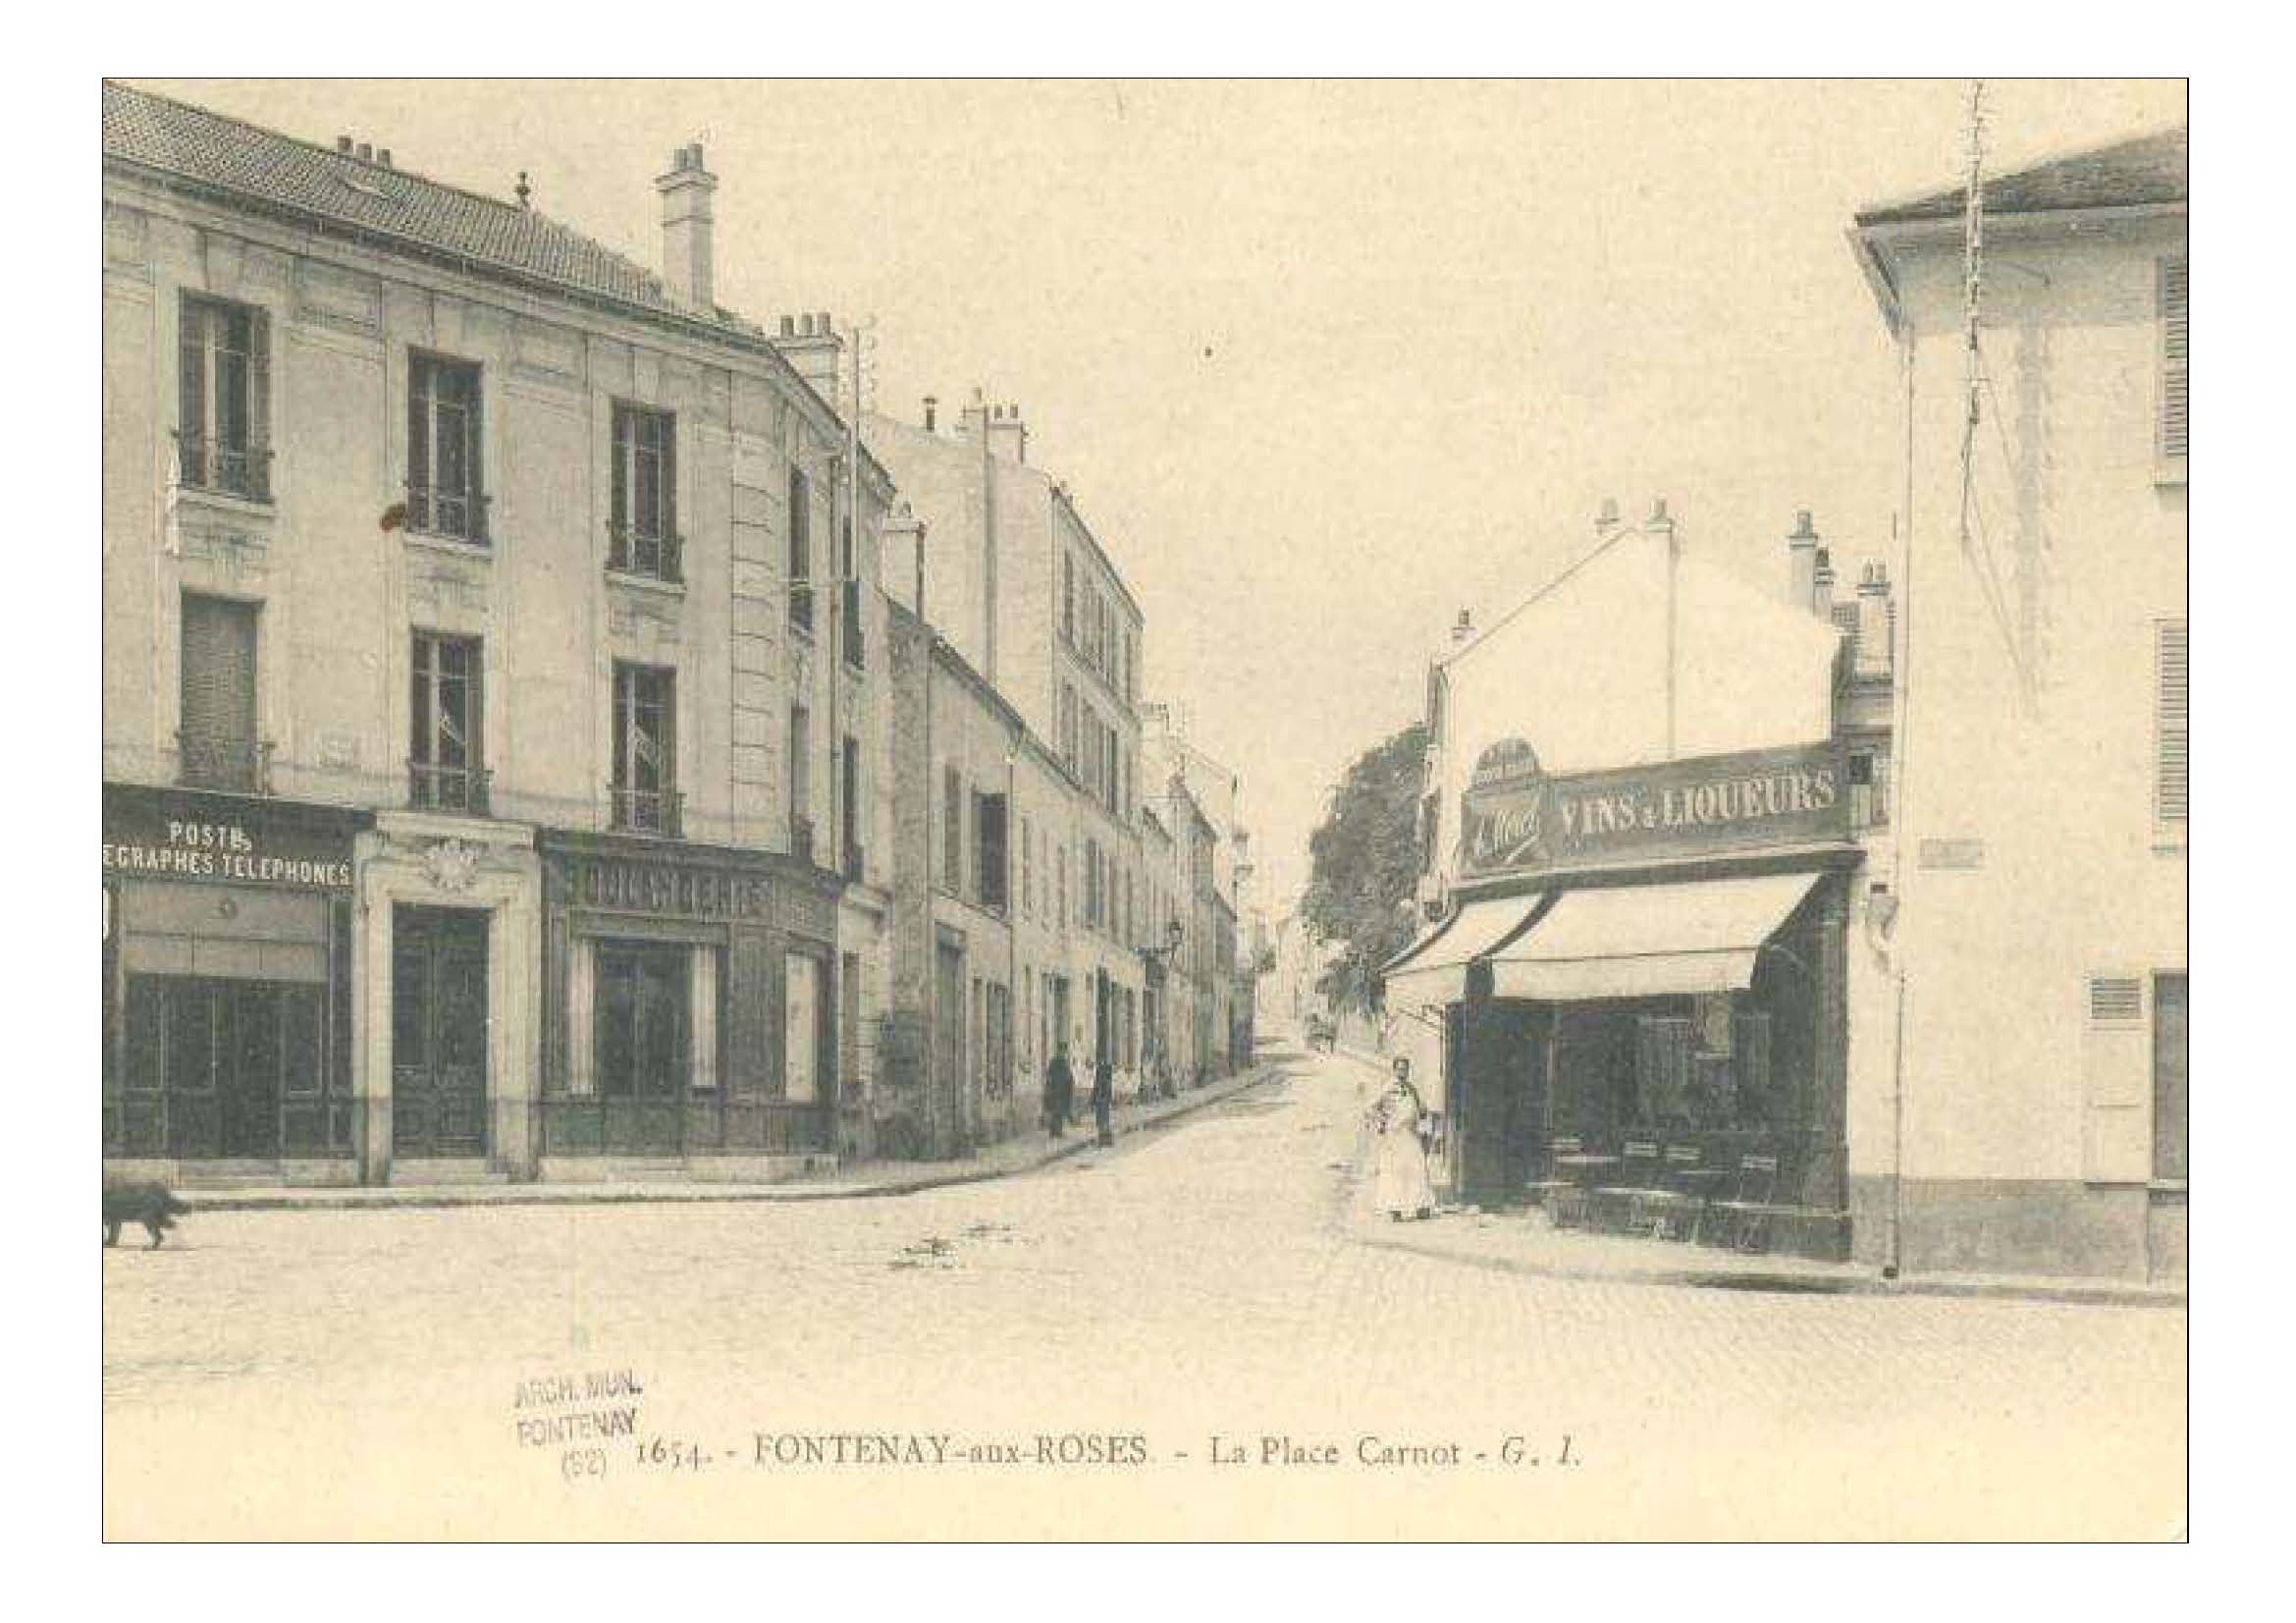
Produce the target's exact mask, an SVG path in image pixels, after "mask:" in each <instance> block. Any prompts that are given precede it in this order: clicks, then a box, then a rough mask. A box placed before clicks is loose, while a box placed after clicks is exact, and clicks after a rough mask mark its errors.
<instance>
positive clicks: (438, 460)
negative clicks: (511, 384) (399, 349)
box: [406, 352, 487, 546]
mask: <svg viewBox="0 0 2296 1623" xmlns="http://www.w3.org/2000/svg"><path fill="white" fill-rule="evenodd" d="M482 423H483V414H482V412H481V410H480V399H479V373H478V368H477V367H476V366H474V365H472V364H470V363H469V362H467V361H459V360H447V359H444V358H442V357H440V356H437V355H426V354H421V353H419V352H418V353H414V354H411V355H409V356H408V358H407V385H406V527H407V528H408V529H411V530H420V531H423V532H425V533H427V534H431V535H445V536H451V537H453V538H454V539H455V540H458V541H470V542H474V543H476V544H478V545H480V546H484V545H485V544H486V539H487V529H486V508H487V498H486V492H485V490H484V489H483V485H484V479H483V477H482V475H481V467H482V465H483V460H482V450H483V447H484V443H485V440H484V434H483V430H482Z"/></svg>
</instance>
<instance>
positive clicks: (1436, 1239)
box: [1338, 1045, 2186, 1308]
mask: <svg viewBox="0 0 2296 1623" xmlns="http://www.w3.org/2000/svg"><path fill="white" fill-rule="evenodd" d="M1338 1052H1339V1054H1340V1055H1341V1056H1342V1057H1344V1058H1348V1059H1352V1060H1354V1061H1356V1062H1357V1063H1359V1064H1363V1065H1368V1066H1371V1067H1373V1068H1374V1069H1380V1070H1384V1069H1385V1068H1386V1063H1387V1062H1386V1059H1385V1057H1384V1056H1383V1055H1377V1054H1374V1053H1371V1052H1370V1051H1368V1050H1365V1049H1359V1048H1355V1047H1352V1046H1348V1045H1342V1046H1341V1047H1340V1049H1339V1051H1338ZM1350 1221H1351V1223H1352V1225H1353V1226H1352V1237H1353V1238H1354V1239H1356V1240H1357V1242H1358V1243H1360V1244H1362V1245H1367V1246H1371V1247H1374V1248H1377V1249H1380V1250H1389V1251H1408V1252H1414V1253H1416V1254H1418V1255H1420V1256H1427V1257H1441V1258H1444V1259H1446V1260H1448V1261H1451V1262H1456V1263H1464V1264H1466V1265H1468V1266H1469V1267H1473V1268H1483V1269H1489V1270H1492V1271H1498V1272H1506V1273H1517V1274H1522V1275H1526V1276H1531V1277H1537V1278H1546V1279H1579V1280H1608V1281H1617V1282H1626V1283H1631V1284H1649V1285H1674V1286H1678V1287H1680V1286H1691V1287H1697V1288H1703V1289H1709V1290H1750V1291H1771V1292H1777V1293H1780V1294H1801V1295H1861V1296H1962V1297H1992V1298H2021V1299H2024V1300H2028V1301H2039V1302H2061V1303H2073V1304H2082V1305H2097V1306H2114V1307H2153V1308H2182V1307H2184V1306H2185V1305H2186V1292H2185V1287H2184V1286H2183V1285H2182V1284H2175V1285H2156V1284H2149V1283H2147V1282H2145V1281H2143V1280H2136V1279H2115V1278H2077V1277H2067V1278H2059V1277H2053V1276H2051V1275H2047V1274H2005V1273H1917V1274H1905V1275H1901V1276H1899V1277H1898V1278H1896V1279H1886V1278H1884V1277H1883V1276H1882V1274H1881V1272H1880V1271H1879V1270H1877V1269H1875V1268H1873V1267H1871V1266H1870V1265H1867V1264H1862V1263H1829V1262H1820V1261H1817V1260H1816V1259H1813V1258H1807V1257H1787V1256H1768V1255H1763V1256H1747V1255H1744V1254H1742V1253H1739V1252H1735V1251H1722V1250H1716V1249H1713V1248H1711V1247H1707V1246H1699V1245H1690V1244H1685V1243H1681V1242H1676V1241H1668V1240H1650V1239H1641V1238H1637V1237H1630V1236H1626V1235H1612V1234H1594V1233H1588V1232H1584V1231H1582V1230H1577V1229H1572V1230H1558V1229H1555V1228H1551V1227H1549V1226H1548V1224H1547V1220H1546V1216H1545V1214H1544V1213H1543V1212H1538V1211H1513V1210H1510V1211H1503V1212H1482V1211H1478V1210H1476V1209H1474V1208H1471V1207H1470V1208H1464V1209H1462V1208H1452V1209H1447V1210H1445V1211H1443V1212H1441V1213H1439V1214H1437V1215H1436V1216H1435V1217H1431V1218H1428V1219H1427V1220H1426V1221H1424V1222H1390V1221H1387V1220H1385V1219H1383V1218H1377V1217H1369V1216H1363V1215H1351V1217H1350Z"/></svg>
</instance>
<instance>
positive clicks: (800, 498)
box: [789, 467, 813, 635]
mask: <svg viewBox="0 0 2296 1623" xmlns="http://www.w3.org/2000/svg"><path fill="white" fill-rule="evenodd" d="M789 623H790V624H791V625H793V626H795V627H796V628H797V629H798V630H801V631H804V632H806V633H807V634H809V635H810V634H811V633H812V631H813V485H812V482H811V481H810V480H808V479H807V478H806V476H805V470H804V469H803V468H798V467H792V468H791V469H790V470H789Z"/></svg>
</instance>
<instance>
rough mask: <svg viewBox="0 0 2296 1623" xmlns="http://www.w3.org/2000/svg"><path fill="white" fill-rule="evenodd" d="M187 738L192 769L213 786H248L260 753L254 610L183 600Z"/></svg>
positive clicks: (209, 599) (187, 758) (211, 600)
mask: <svg viewBox="0 0 2296 1623" xmlns="http://www.w3.org/2000/svg"><path fill="white" fill-rule="evenodd" d="M183 666H184V672H183V675H184V697H183V717H184V728H183V734H184V736H183V743H184V760H185V767H186V771H187V775H188V776H190V777H192V778H194V779H195V780H196V781H199V782H202V783H205V784H209V785H210V786H214V787H243V786H248V785H246V784H241V783H240V780H241V779H243V778H247V777H250V776H251V774H252V772H253V767H254V755H255V609H254V606H253V605H252V604H247V603H233V602H229V601H226V600H224V599H221V598H212V597H191V596H187V597H186V598H185V599H184V659H183Z"/></svg>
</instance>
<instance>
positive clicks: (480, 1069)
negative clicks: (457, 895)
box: [391, 904, 487, 1159]
mask: <svg viewBox="0 0 2296 1623" xmlns="http://www.w3.org/2000/svg"><path fill="white" fill-rule="evenodd" d="M391 932H392V934H391V941H392V948H391V950H392V959H391V1092H392V1110H391V1120H392V1129H391V1139H392V1154H393V1155H394V1156H398V1157H401V1158H412V1159H422V1158H429V1157H446V1156H483V1155H485V1154H486V1153H487V1099H486V1092H487V1089H486V1049H487V1041H486V1039H487V1000H486V981H487V946H486V936H487V915H486V914H484V913H477V912H467V911H463V910H460V909H456V908H450V907H412V906H406V905H403V904H401V905H400V906H398V907H395V908H394V909H393V910H392V919H391Z"/></svg>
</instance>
